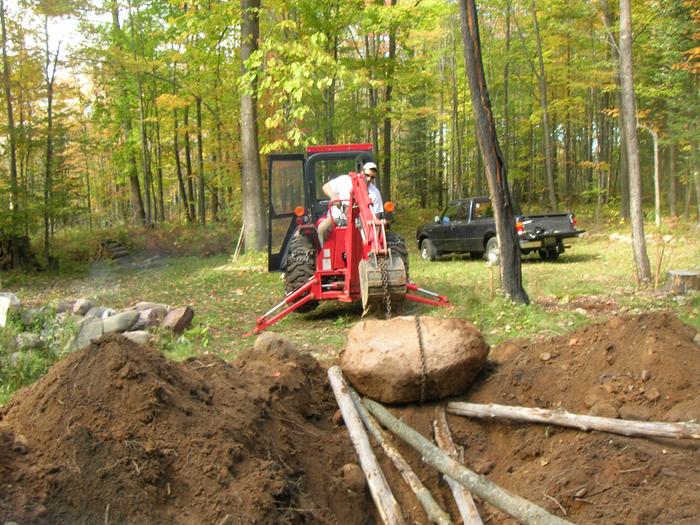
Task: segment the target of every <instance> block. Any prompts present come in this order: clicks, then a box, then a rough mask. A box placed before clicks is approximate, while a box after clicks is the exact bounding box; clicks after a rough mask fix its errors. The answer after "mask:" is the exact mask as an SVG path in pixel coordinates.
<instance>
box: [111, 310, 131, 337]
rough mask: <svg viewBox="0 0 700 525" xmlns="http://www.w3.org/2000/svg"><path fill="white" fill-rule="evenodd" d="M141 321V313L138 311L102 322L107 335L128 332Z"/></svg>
mask: <svg viewBox="0 0 700 525" xmlns="http://www.w3.org/2000/svg"><path fill="white" fill-rule="evenodd" d="M138 319H139V313H138V312H137V311H136V310H127V311H126V312H120V313H118V314H114V315H113V316H111V317H107V318H106V319H103V320H102V327H103V330H104V333H105V334H111V333H114V332H118V333H122V332H126V331H128V330H129V329H130V328H131V327H132V326H134V325H135V324H136V321H138Z"/></svg>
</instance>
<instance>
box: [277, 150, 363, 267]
mask: <svg viewBox="0 0 700 525" xmlns="http://www.w3.org/2000/svg"><path fill="white" fill-rule="evenodd" d="M370 161H374V155H373V153H372V144H340V145H331V146H309V147H307V148H306V154H303V153H299V154H275V155H270V156H269V160H268V172H269V177H268V195H269V214H268V243H267V249H268V271H271V272H272V271H280V270H282V271H284V270H285V269H286V267H287V263H288V260H287V259H288V258H287V254H288V251H289V243H290V241H291V239H292V236H293V235H294V234H295V232H296V230H297V229H298V228H299V226H302V225H315V224H316V223H317V222H318V219H319V218H321V217H322V216H324V215H325V214H326V212H327V211H328V204H329V201H328V197H326V195H324V193H323V190H322V189H321V188H322V187H323V185H324V184H325V183H326V182H328V181H329V180H331V179H332V178H334V177H337V176H338V175H347V174H348V173H351V172H359V171H360V169H361V167H362V165H363V164H364V163H366V162H370ZM301 209H303V214H301V215H297V214H299V213H300V210H301Z"/></svg>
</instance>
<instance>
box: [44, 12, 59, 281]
mask: <svg viewBox="0 0 700 525" xmlns="http://www.w3.org/2000/svg"><path fill="white" fill-rule="evenodd" d="M44 38H45V42H46V49H45V53H46V54H45V60H46V61H45V63H44V79H45V81H46V157H45V159H44V162H45V165H44V257H46V266H47V267H48V268H51V267H52V266H53V264H54V261H53V257H52V256H51V233H52V230H51V227H50V225H51V218H52V217H51V211H52V210H51V207H52V194H53V180H52V178H53V86H54V79H55V78H56V66H57V65H58V53H59V51H60V49H61V44H60V42H59V44H58V49H56V55H55V56H54V58H53V65H52V64H51V54H50V51H49V17H48V15H44ZM49 69H51V71H49Z"/></svg>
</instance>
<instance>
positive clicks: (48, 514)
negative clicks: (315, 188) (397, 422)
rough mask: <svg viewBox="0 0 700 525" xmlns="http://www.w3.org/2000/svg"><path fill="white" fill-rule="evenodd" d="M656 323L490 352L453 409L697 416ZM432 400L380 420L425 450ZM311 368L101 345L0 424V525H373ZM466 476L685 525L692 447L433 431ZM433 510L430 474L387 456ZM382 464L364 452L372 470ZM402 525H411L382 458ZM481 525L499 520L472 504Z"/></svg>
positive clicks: (456, 426) (327, 394) (633, 518)
mask: <svg viewBox="0 0 700 525" xmlns="http://www.w3.org/2000/svg"><path fill="white" fill-rule="evenodd" d="M693 336H694V330H692V329H691V328H688V327H687V326H685V325H683V324H682V323H681V322H680V321H679V320H678V319H676V318H675V317H673V316H671V315H667V314H648V315H641V316H628V317H613V318H611V319H610V320H609V321H608V322H606V323H602V324H597V325H592V326H588V327H586V328H583V329H581V330H579V331H577V332H574V333H571V334H569V335H566V336H564V337H558V338H554V339H542V340H528V341H511V342H507V343H504V344H501V345H499V346H498V347H495V348H493V349H492V352H491V356H490V360H489V362H488V364H487V367H486V368H485V370H484V371H483V372H482V373H481V374H480V376H479V377H478V379H477V381H476V383H475V384H474V385H473V387H472V388H471V389H470V391H469V392H468V393H467V395H465V396H463V397H462V398H461V399H463V400H469V401H472V402H484V403H487V402H495V403H502V404H516V405H525V406H539V407H547V408H557V407H562V408H565V409H567V410H569V411H572V412H579V413H597V414H601V415H615V414H619V415H620V416H622V417H624V418H635V419H636V418H642V419H649V420H687V419H693V418H695V419H700V396H698V393H699V392H700V347H698V346H697V345H696V344H695V343H694V342H693V340H692V337H693ZM444 406H445V403H444V402H441V403H434V404H426V405H424V406H408V407H402V408H392V409H391V410H392V411H393V412H394V413H395V414H396V415H399V416H401V417H402V418H403V419H404V420H405V421H406V422H407V423H409V424H411V425H412V426H414V427H415V428H416V429H417V430H419V431H420V432H422V433H423V434H424V435H426V436H429V435H430V432H431V428H432V426H431V425H432V420H433V419H434V417H435V413H436V410H439V409H442V407H444ZM335 410H336V405H335V401H334V399H333V395H332V393H331V391H330V389H329V387H328V385H327V381H326V376H325V370H324V368H323V367H322V366H321V365H319V364H318V363H317V362H316V361H315V360H314V359H313V358H312V357H310V356H308V355H306V354H300V353H298V352H296V351H295V350H294V349H292V348H289V347H288V346H286V345H278V346H273V347H272V348H267V349H263V350H260V349H258V351H253V350H252V349H251V350H250V351H248V352H246V353H245V354H244V355H242V356H241V357H240V358H239V359H238V360H236V361H235V362H234V363H230V364H228V363H225V362H223V361H220V360H218V359H215V358H200V359H191V360H188V361H186V362H184V363H173V362H170V361H167V360H166V359H165V358H163V357H162V356H161V355H160V354H159V353H157V352H156V351H153V350H148V351H144V349H143V348H140V347H137V346H135V345H133V344H131V343H130V342H128V341H126V340H124V339H122V338H118V337H108V338H105V339H103V340H101V341H99V342H98V343H96V344H93V345H92V346H91V347H89V348H88V349H86V350H84V351H81V352H78V353H75V354H72V355H70V356H68V357H67V358H66V359H64V360H63V361H61V362H60V363H58V364H57V365H56V366H54V367H53V368H52V369H51V371H50V372H49V374H48V375H47V376H45V377H44V378H43V379H42V380H40V381H39V382H37V383H36V384H35V385H33V386H32V387H31V388H28V389H25V390H23V391H21V392H18V393H17V395H16V396H15V397H14V399H13V400H12V402H11V403H10V404H9V405H7V406H6V407H4V408H3V409H0V523H4V521H6V520H14V521H16V522H17V523H19V524H26V523H51V524H54V523H58V524H68V523H86V524H87V523H113V524H114V523H182V524H190V523H192V524H194V523H213V524H219V525H223V524H253V523H259V524H268V523H270V524H272V523H291V524H302V523H320V524H325V523H332V524H363V525H364V524H370V523H374V522H375V519H374V517H373V510H372V502H371V499H370V498H369V496H368V495H367V494H366V493H358V492H354V491H352V490H349V489H348V485H347V484H346V482H345V481H344V480H343V477H342V475H341V468H342V466H343V465H344V464H345V463H348V462H354V461H356V459H355V454H354V451H353V449H352V445H351V444H350V441H349V438H348V437H347V433H346V431H345V428H344V427H342V426H337V425H335V424H334V423H333V414H334V412H335ZM448 422H449V424H450V428H451V430H452V434H453V437H454V439H455V441H456V442H457V443H458V444H459V445H461V446H463V447H464V449H465V458H466V459H465V463H466V464H467V465H468V466H469V467H471V468H473V469H475V470H476V471H477V472H479V473H482V474H484V475H486V476H487V477H488V478H489V479H490V480H491V481H494V482H495V483H497V484H499V485H501V486H503V487H505V488H507V489H509V490H511V491H512V492H514V493H516V494H518V495H520V496H522V497H525V498H527V499H529V500H531V501H533V502H534V503H537V504H538V505H541V506H543V507H545V508H546V509H547V510H549V511H550V512H552V513H554V514H557V515H559V516H562V517H564V518H566V519H568V520H570V521H572V522H575V523H600V524H617V523H620V524H652V523H654V524H656V523H680V524H684V523H686V524H690V523H697V521H698V516H699V515H700V444H698V443H693V442H687V441H676V440H651V439H643V438H625V437H622V436H615V435H612V434H603V433H598V432H591V433H585V432H580V431H576V430H569V429H560V428H556V427H551V426H544V425H533V424H519V423H508V422H502V421H477V420H469V419H467V418H464V417H460V416H453V415H449V416H448ZM399 447H400V449H401V450H402V452H404V454H405V456H406V458H407V459H408V460H409V461H410V463H411V464H412V465H413V466H414V468H415V469H416V471H417V473H418V474H419V476H420V477H421V479H422V480H423V481H424V482H425V483H426V485H427V486H428V487H429V488H430V489H431V490H432V491H433V493H434V495H435V497H436V499H437V500H438V502H440V503H441V504H442V505H443V507H444V508H445V509H446V510H448V512H449V513H450V514H451V515H452V516H453V517H455V521H456V522H458V520H457V519H456V516H457V515H458V514H457V510H456V507H455V505H454V504H453V503H452V501H451V496H450V494H449V491H448V490H447V486H446V484H445V483H444V482H443V481H442V480H441V479H440V476H439V475H438V473H436V472H435V471H433V470H432V469H430V468H428V467H425V466H422V465H421V464H420V458H419V457H418V456H417V454H415V453H413V452H412V451H411V450H410V449H408V448H407V447H406V446H405V445H403V444H399ZM380 457H381V455H380ZM381 463H382V466H383V467H384V470H385V472H386V475H387V478H388V479H389V482H390V484H391V486H392V488H393V489H394V491H395V495H396V497H397V499H398V500H399V503H400V504H401V506H402V508H403V509H404V512H405V513H406V517H407V522H408V523H421V524H423V523H426V524H427V523H428V520H427V518H426V516H425V514H424V513H423V512H422V510H421V509H420V508H419V506H418V503H417V501H416V500H415V499H414V498H413V496H412V495H411V494H410V492H409V491H408V489H407V488H406V487H405V485H403V483H402V482H401V481H400V478H399V476H398V474H397V473H396V472H395V471H394V470H393V468H392V467H391V466H390V465H389V463H388V462H387V461H386V460H385V459H381ZM477 503H478V506H479V509H480V511H481V512H482V516H483V517H484V521H485V522H486V523H490V524H504V523H512V522H513V521H512V520H510V519H509V518H508V517H507V516H506V515H504V514H502V513H501V512H499V511H497V510H495V509H494V508H492V507H490V506H489V505H485V504H483V503H481V502H477Z"/></svg>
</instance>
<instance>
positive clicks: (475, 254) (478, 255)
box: [469, 252, 484, 259]
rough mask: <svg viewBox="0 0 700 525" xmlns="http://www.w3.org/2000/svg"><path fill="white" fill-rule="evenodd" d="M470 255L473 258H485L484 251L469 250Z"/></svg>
mask: <svg viewBox="0 0 700 525" xmlns="http://www.w3.org/2000/svg"><path fill="white" fill-rule="evenodd" d="M469 257H471V258H472V259H483V258H484V252H469Z"/></svg>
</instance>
